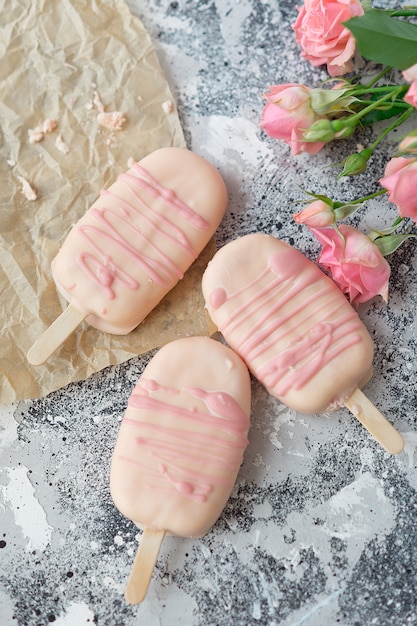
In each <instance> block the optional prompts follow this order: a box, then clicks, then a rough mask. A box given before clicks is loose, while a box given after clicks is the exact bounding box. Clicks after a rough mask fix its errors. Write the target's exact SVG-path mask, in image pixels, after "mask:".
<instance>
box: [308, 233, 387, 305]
mask: <svg viewBox="0 0 417 626" xmlns="http://www.w3.org/2000/svg"><path fill="white" fill-rule="evenodd" d="M339 230H340V232H341V233H342V235H343V238H344V240H343V238H342V237H341V236H340V234H339V233H338V232H337V230H336V229H334V228H311V232H312V233H313V234H314V235H315V237H317V239H318V240H319V242H320V243H321V245H322V250H321V253H320V256H319V260H318V262H319V264H320V265H322V266H323V267H324V268H325V269H326V270H327V271H328V272H329V273H330V276H331V278H332V279H333V280H334V281H335V283H336V284H337V285H338V286H339V287H340V289H341V290H342V291H343V292H344V293H345V294H346V295H347V296H348V297H349V300H350V302H351V303H352V304H359V303H360V302H366V301H367V300H370V299H371V298H373V297H374V296H376V295H381V296H382V297H383V299H384V300H385V301H387V300H388V280H389V276H390V272H391V268H390V266H389V264H388V262H387V261H386V260H385V259H384V257H383V256H382V254H381V252H380V251H379V250H378V248H377V246H376V245H375V244H373V243H372V241H371V240H370V239H369V238H368V237H367V236H366V235H365V234H364V233H361V232H359V231H358V230H356V229H355V228H352V227H351V226H346V225H344V224H342V225H341V226H339Z"/></svg>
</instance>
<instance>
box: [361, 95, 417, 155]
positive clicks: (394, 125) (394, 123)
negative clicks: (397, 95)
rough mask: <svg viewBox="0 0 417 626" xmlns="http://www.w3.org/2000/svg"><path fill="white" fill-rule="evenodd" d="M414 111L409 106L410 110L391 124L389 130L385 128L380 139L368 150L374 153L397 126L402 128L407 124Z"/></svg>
mask: <svg viewBox="0 0 417 626" xmlns="http://www.w3.org/2000/svg"><path fill="white" fill-rule="evenodd" d="M414 110H415V109H414V107H412V106H409V107H408V109H407V110H406V111H404V113H402V114H401V115H400V117H397V119H396V120H395V121H394V122H393V123H392V124H390V125H389V126H388V127H387V128H385V130H383V131H382V133H381V134H380V135H379V137H378V138H377V139H376V140H375V141H374V142H373V143H372V144H371V145H370V146H369V148H368V149H369V150H371V151H372V152H373V151H374V150H375V148H376V147H377V145H378V144H379V143H381V141H382V140H383V139H385V137H386V136H387V135H388V133H390V132H391V131H392V130H394V128H397V126H401V124H402V123H403V122H405V120H406V119H407V118H408V117H409V116H410V115H411V113H412V112H413V111H414Z"/></svg>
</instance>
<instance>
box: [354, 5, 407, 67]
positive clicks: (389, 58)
mask: <svg viewBox="0 0 417 626" xmlns="http://www.w3.org/2000/svg"><path fill="white" fill-rule="evenodd" d="M344 26H346V28H348V29H349V30H350V32H351V33H352V34H353V36H354V37H355V39H356V42H357V46H358V49H359V52H360V53H361V55H362V56H363V57H365V59H370V60H371V61H375V62H376V63H381V64H382V65H388V66H391V67H395V68H397V69H399V70H405V69H407V68H408V67H411V65H414V64H415V63H417V26H416V25H415V24H410V23H409V22H405V21H402V20H399V19H396V18H394V17H391V16H390V15H388V14H387V13H386V12H385V11H382V10H379V9H371V10H370V11H367V12H366V13H364V15H361V16H360V17H352V18H351V19H350V20H348V21H347V22H344Z"/></svg>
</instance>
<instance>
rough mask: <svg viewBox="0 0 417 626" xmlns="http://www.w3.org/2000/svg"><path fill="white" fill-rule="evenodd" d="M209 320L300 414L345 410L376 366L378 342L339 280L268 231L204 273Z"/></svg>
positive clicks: (237, 245)
mask: <svg viewBox="0 0 417 626" xmlns="http://www.w3.org/2000/svg"><path fill="white" fill-rule="evenodd" d="M203 293H204V298H205V301H206V306H207V309H208V312H209V314H210V317H211V318H212V320H213V322H214V323H215V324H216V325H217V327H218V328H219V330H220V331H221V332H222V334H223V336H224V337H225V339H226V341H227V342H228V343H229V344H230V346H232V348H233V349H234V350H236V352H237V353H238V354H239V355H240V356H241V357H242V359H243V360H244V361H245V362H246V364H247V365H248V367H249V369H250V370H251V371H252V373H253V374H254V375H255V376H256V377H257V378H258V379H259V380H260V381H261V382H262V383H263V384H264V385H265V387H266V388H267V389H268V391H269V392H270V393H271V394H272V395H273V396H276V397H277V398H279V399H280V400H281V401H282V402H283V403H284V404H286V405H287V406H289V407H291V408H293V409H295V410H297V411H300V412H301V413H306V414H314V413H320V412H324V411H328V410H331V409H334V408H337V407H338V406H341V405H343V403H344V400H346V399H347V398H348V397H349V396H350V395H351V393H352V392H353V391H354V389H356V388H357V387H360V386H361V384H363V383H364V380H365V379H366V377H367V376H368V377H369V372H370V370H371V368H372V359H373V342H372V339H371V337H370V335H369V333H368V331H367V330H366V328H365V327H364V325H363V324H362V322H361V321H360V319H359V317H358V315H357V313H356V311H355V310H354V309H353V308H352V306H351V305H350V304H349V302H348V301H347V299H346V297H345V296H344V294H343V293H342V292H341V291H340V289H339V288H338V287H337V286H336V285H335V283H334V282H333V281H332V280H331V279H330V278H329V277H328V276H326V275H325V274H324V273H323V272H322V271H321V270H320V269H319V268H318V267H317V266H316V265H315V264H314V263H312V262H311V261H309V260H308V259H307V258H305V257H304V256H303V255H302V254H301V252H299V251H298V250H296V249H295V248H292V247H291V246H289V245H287V244H286V243H284V242H282V241H280V240H278V239H276V238H274V237H271V236H269V235H265V234H254V235H247V236H245V237H242V238H240V239H237V240H235V241H232V242H231V243H229V244H227V245H226V246H224V247H223V248H222V249H220V250H219V251H218V252H217V253H216V254H215V256H214V258H213V259H212V261H211V262H210V263H209V265H208V267H207V269H206V271H205V273H204V275H203Z"/></svg>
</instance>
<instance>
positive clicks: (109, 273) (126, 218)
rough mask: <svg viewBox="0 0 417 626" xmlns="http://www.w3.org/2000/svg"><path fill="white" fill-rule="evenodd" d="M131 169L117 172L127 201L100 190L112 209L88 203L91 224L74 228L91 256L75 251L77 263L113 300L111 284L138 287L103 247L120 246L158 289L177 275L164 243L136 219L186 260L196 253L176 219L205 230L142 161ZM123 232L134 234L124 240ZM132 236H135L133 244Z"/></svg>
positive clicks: (206, 225) (204, 224)
mask: <svg viewBox="0 0 417 626" xmlns="http://www.w3.org/2000/svg"><path fill="white" fill-rule="evenodd" d="M133 170H134V172H135V174H130V173H125V174H121V175H120V176H119V177H118V181H119V183H120V184H121V185H122V186H123V187H124V191H125V192H126V193H127V194H130V195H131V196H132V202H129V201H127V200H124V199H123V198H121V197H120V196H118V195H116V194H114V193H113V192H112V191H110V190H104V191H102V192H101V194H100V195H101V196H102V197H103V198H109V199H111V200H113V201H115V202H116V203H117V208H114V209H113V208H108V207H101V208H93V209H92V210H91V215H92V216H93V217H94V219H95V222H96V223H95V224H91V225H80V226H79V227H78V228H77V232H78V233H79V234H80V236H81V237H83V238H85V239H86V240H87V241H88V242H89V244H90V246H91V248H92V249H93V250H94V252H95V255H94V254H92V253H91V252H81V253H80V254H78V255H77V263H78V264H79V266H80V267H81V269H82V270H83V272H84V273H85V274H86V276H87V277H88V278H89V280H91V281H92V282H93V283H94V284H96V285H97V286H98V287H99V288H101V289H102V290H103V292H104V294H105V295H106V297H107V298H108V299H109V300H112V299H114V298H115V295H116V294H115V291H114V288H113V284H114V283H119V284H121V285H123V286H124V287H125V288H127V289H131V290H136V289H138V288H139V287H140V285H139V283H138V282H137V281H136V280H135V278H134V277H133V276H132V275H130V274H129V273H128V272H127V271H126V270H125V269H123V268H122V267H118V266H117V265H116V264H115V263H114V260H113V259H112V258H111V252H109V251H111V249H112V247H115V248H116V249H118V250H119V251H121V252H122V253H123V255H124V256H125V257H126V258H127V259H129V260H130V261H133V262H134V264H135V265H137V266H139V267H140V268H141V270H142V271H143V272H144V273H145V274H146V275H147V276H148V278H149V279H150V280H152V281H153V282H154V283H155V284H157V285H160V286H162V287H164V288H169V287H170V286H171V285H172V284H173V283H174V284H175V282H177V281H178V280H180V279H181V278H182V277H183V272H182V270H181V268H180V267H178V266H177V265H176V264H175V263H174V261H173V260H172V259H171V258H170V257H169V256H168V255H167V254H166V253H165V251H164V246H163V245H162V244H161V245H159V246H157V245H156V244H155V241H154V238H153V237H152V236H146V235H144V233H143V229H142V228H141V224H143V223H146V224H147V227H148V228H149V227H151V231H153V232H155V233H158V236H159V237H160V238H161V241H164V240H165V241H166V242H169V243H170V244H172V245H174V246H175V247H177V248H178V249H180V250H181V251H182V252H183V253H185V254H186V255H187V256H188V257H189V259H190V262H192V261H194V260H195V259H196V258H197V252H196V251H195V250H194V248H193V246H192V245H191V243H190V241H189V240H188V238H187V236H186V234H185V232H184V231H183V230H182V229H181V228H180V226H179V225H178V223H179V221H180V219H182V220H185V221H186V222H188V223H189V224H191V225H192V226H193V227H194V228H195V229H197V230H207V229H208V228H209V227H210V224H209V222H208V221H207V220H206V219H205V218H204V217H203V216H201V215H199V214H198V213H196V212H195V211H194V210H193V209H192V208H191V207H189V206H187V205H186V204H185V203H184V202H182V201H181V200H180V199H179V198H177V196H176V194H175V192H174V191H173V190H172V189H167V188H166V187H164V186H163V185H161V184H159V183H158V182H157V181H156V180H155V179H154V178H152V176H151V175H150V174H149V172H147V171H146V170H145V169H144V168H143V167H142V166H140V165H139V164H137V163H136V164H135V165H134V166H133ZM141 191H142V192H143V191H145V192H146V193H148V194H149V195H151V196H152V197H153V198H156V199H159V200H161V201H162V202H163V203H164V204H165V207H166V209H167V210H166V214H164V213H159V212H158V211H156V210H155V209H154V208H153V207H152V206H151V205H150V204H149V203H147V202H145V200H144V199H143V197H142V196H141V195H140V192H141ZM127 232H130V233H133V235H134V238H131V240H129V239H128V238H127ZM132 241H135V245H134V244H133V243H132ZM136 242H137V245H136ZM143 244H146V246H147V247H148V248H149V249H150V250H152V251H153V253H154V254H155V258H152V257H150V256H149V255H145V254H144V253H143V252H141V247H142V245H143ZM126 267H129V263H126Z"/></svg>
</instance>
